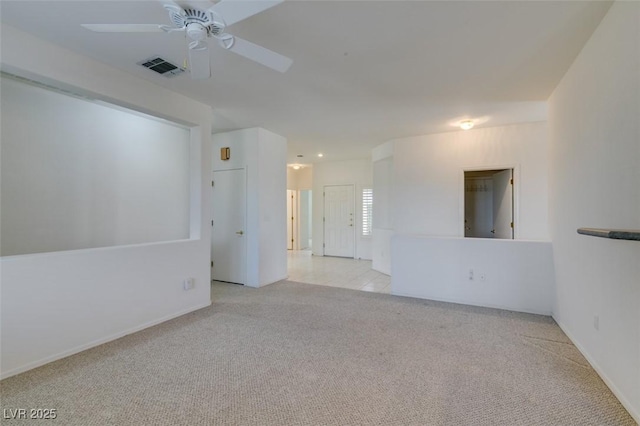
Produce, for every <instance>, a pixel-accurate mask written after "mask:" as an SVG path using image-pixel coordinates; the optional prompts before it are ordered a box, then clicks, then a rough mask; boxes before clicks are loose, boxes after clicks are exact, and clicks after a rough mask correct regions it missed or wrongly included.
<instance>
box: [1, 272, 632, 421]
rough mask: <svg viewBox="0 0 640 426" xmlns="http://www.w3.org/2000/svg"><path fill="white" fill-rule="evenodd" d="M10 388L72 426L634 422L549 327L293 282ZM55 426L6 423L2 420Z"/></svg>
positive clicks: (218, 304)
mask: <svg viewBox="0 0 640 426" xmlns="http://www.w3.org/2000/svg"><path fill="white" fill-rule="evenodd" d="M212 298H213V300H214V304H213V305H212V306H211V307H210V308H206V309H202V310H200V311H198V312H195V313H192V314H188V315H185V316H183V317H181V318H178V319H176V320H173V321H169V322H167V323H164V324H161V325H159V326H156V327H153V328H151V329H148V330H145V331H142V332H139V333H136V334H134V335H131V336H127V337H125V338H122V339H119V340H117V341H114V342H111V343H108V344H105V345H102V346H100V347H97V348H95V349H92V350H89V351H86V352H83V353H81V354H78V355H75V356H72V357H69V358H66V359H64V360H61V361H58V362H55V363H52V364H49V365H47V366H44V367H41V368H38V369H36V370H32V371H30V372H27V373H24V374H21V375H18V376H15V377H12V378H9V379H6V380H4V381H3V382H1V383H0V392H1V394H0V395H1V397H2V399H1V406H2V408H3V409H9V408H11V409H15V408H56V409H57V413H58V419H57V420H56V421H55V423H57V424H61V425H216V424H220V425H222V424H233V425H235V424H237V425H245V424H246V425H361V424H362V425H634V424H635V422H634V421H633V419H632V418H631V417H630V416H629V415H628V413H627V412H626V411H625V410H624V408H623V407H622V406H621V405H620V403H619V402H618V401H617V400H616V398H615V397H614V396H613V395H612V394H611V392H610V391H609V390H608V389H607V387H606V386H605V385H604V383H603V382H602V381H601V380H600V378H599V377H598V376H597V375H596V373H595V372H594V371H593V369H592V368H591V367H590V366H589V365H588V364H587V362H586V361H585V360H584V358H583V357H582V356H581V355H580V354H579V352H578V351H577V350H576V349H575V347H573V345H572V344H571V343H570V342H569V340H568V339H567V337H566V336H565V335H564V334H563V333H562V331H561V330H560V329H559V328H558V326H557V325H556V324H555V323H554V322H553V320H552V319H550V318H548V317H542V316H536V315H527V314H516V313H512V312H506V311H500V310H494V309H485V308H474V307H468V306H461V305H453V304H446V303H437V302H429V301H425V300H417V299H409V298H400V297H394V296H389V295H383V294H374V293H365V292H358V291H353V290H346V289H338V288H331V287H321V286H314V285H308V284H299V283H293V282H280V283H276V284H273V285H271V286H267V287H265V288H262V289H250V288H244V287H241V286H234V285H229V284H227V285H215V286H214V287H213V296H212ZM31 422H32V423H33V424H39V425H44V424H53V423H54V422H53V421H43V420H40V421H28V420H16V421H6V423H5V421H3V424H20V425H27V424H30V423H31Z"/></svg>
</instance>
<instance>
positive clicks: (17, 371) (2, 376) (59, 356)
mask: <svg viewBox="0 0 640 426" xmlns="http://www.w3.org/2000/svg"><path fill="white" fill-rule="evenodd" d="M210 305H211V301H209V302H208V303H202V304H199V305H196V306H192V307H190V308H187V309H184V310H182V311H179V312H176V313H173V314H170V315H167V316H164V317H161V318H158V319H156V320H153V321H149V322H146V323H144V324H141V325H138V326H136V327H132V328H129V329H127V330H124V331H120V332H118V333H114V334H111V335H109V336H107V337H103V338H101V339H98V340H94V341H92V342H89V343H86V344H83V345H80V346H76V347H75V348H72V349H69V350H66V351H63V352H60V353H57V354H55V355H51V356H48V357H46V358H43V359H40V360H38V361H33V362H30V363H28V364H26V365H23V366H21V367H18V368H14V369H12V370H9V371H3V372H2V373H1V374H0V380H3V379H6V378H9V377H11V376H15V375H17V374H20V373H24V372H25V371H29V370H33V369H34V368H38V367H42V366H43V365H45V364H49V363H50V362H54V361H58V360H60V359H62V358H66V357H68V356H71V355H75V354H77V353H80V352H82V351H86V350H87V349H91V348H95V347H96V346H100V345H102V344H105V343H108V342H111V341H113V340H116V339H119V338H121V337H124V336H128V335H129V334H133V333H136V332H138V331H141V330H144V329H145V328H149V327H153V326H154V325H158V324H161V323H163V322H165V321H169V320H172V319H174V318H177V317H180V316H182V315H185V314H188V313H190V312H193V311H197V310H199V309H202V308H206V307H207V306H210Z"/></svg>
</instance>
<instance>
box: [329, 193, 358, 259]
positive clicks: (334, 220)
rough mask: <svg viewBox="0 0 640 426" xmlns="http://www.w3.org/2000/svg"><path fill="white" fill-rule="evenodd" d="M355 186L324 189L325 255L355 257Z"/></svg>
mask: <svg viewBox="0 0 640 426" xmlns="http://www.w3.org/2000/svg"><path fill="white" fill-rule="evenodd" d="M353 192H354V191H353V185H331V186H325V187H324V255H325V256H340V257H354V238H355V235H354V231H355V217H354V198H353V196H354V194H353Z"/></svg>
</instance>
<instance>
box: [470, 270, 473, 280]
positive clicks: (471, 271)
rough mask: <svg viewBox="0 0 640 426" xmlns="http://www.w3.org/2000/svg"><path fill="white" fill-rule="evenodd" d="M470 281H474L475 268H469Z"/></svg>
mask: <svg viewBox="0 0 640 426" xmlns="http://www.w3.org/2000/svg"><path fill="white" fill-rule="evenodd" d="M469 281H473V269H469Z"/></svg>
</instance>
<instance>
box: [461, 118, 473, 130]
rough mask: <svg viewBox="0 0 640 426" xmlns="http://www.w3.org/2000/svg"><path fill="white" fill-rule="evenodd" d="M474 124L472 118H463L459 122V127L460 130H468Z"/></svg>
mask: <svg viewBox="0 0 640 426" xmlns="http://www.w3.org/2000/svg"><path fill="white" fill-rule="evenodd" d="M474 124H475V123H474V122H473V120H464V121H461V122H460V128H461V129H462V130H469V129H472V128H473V126H474Z"/></svg>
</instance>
